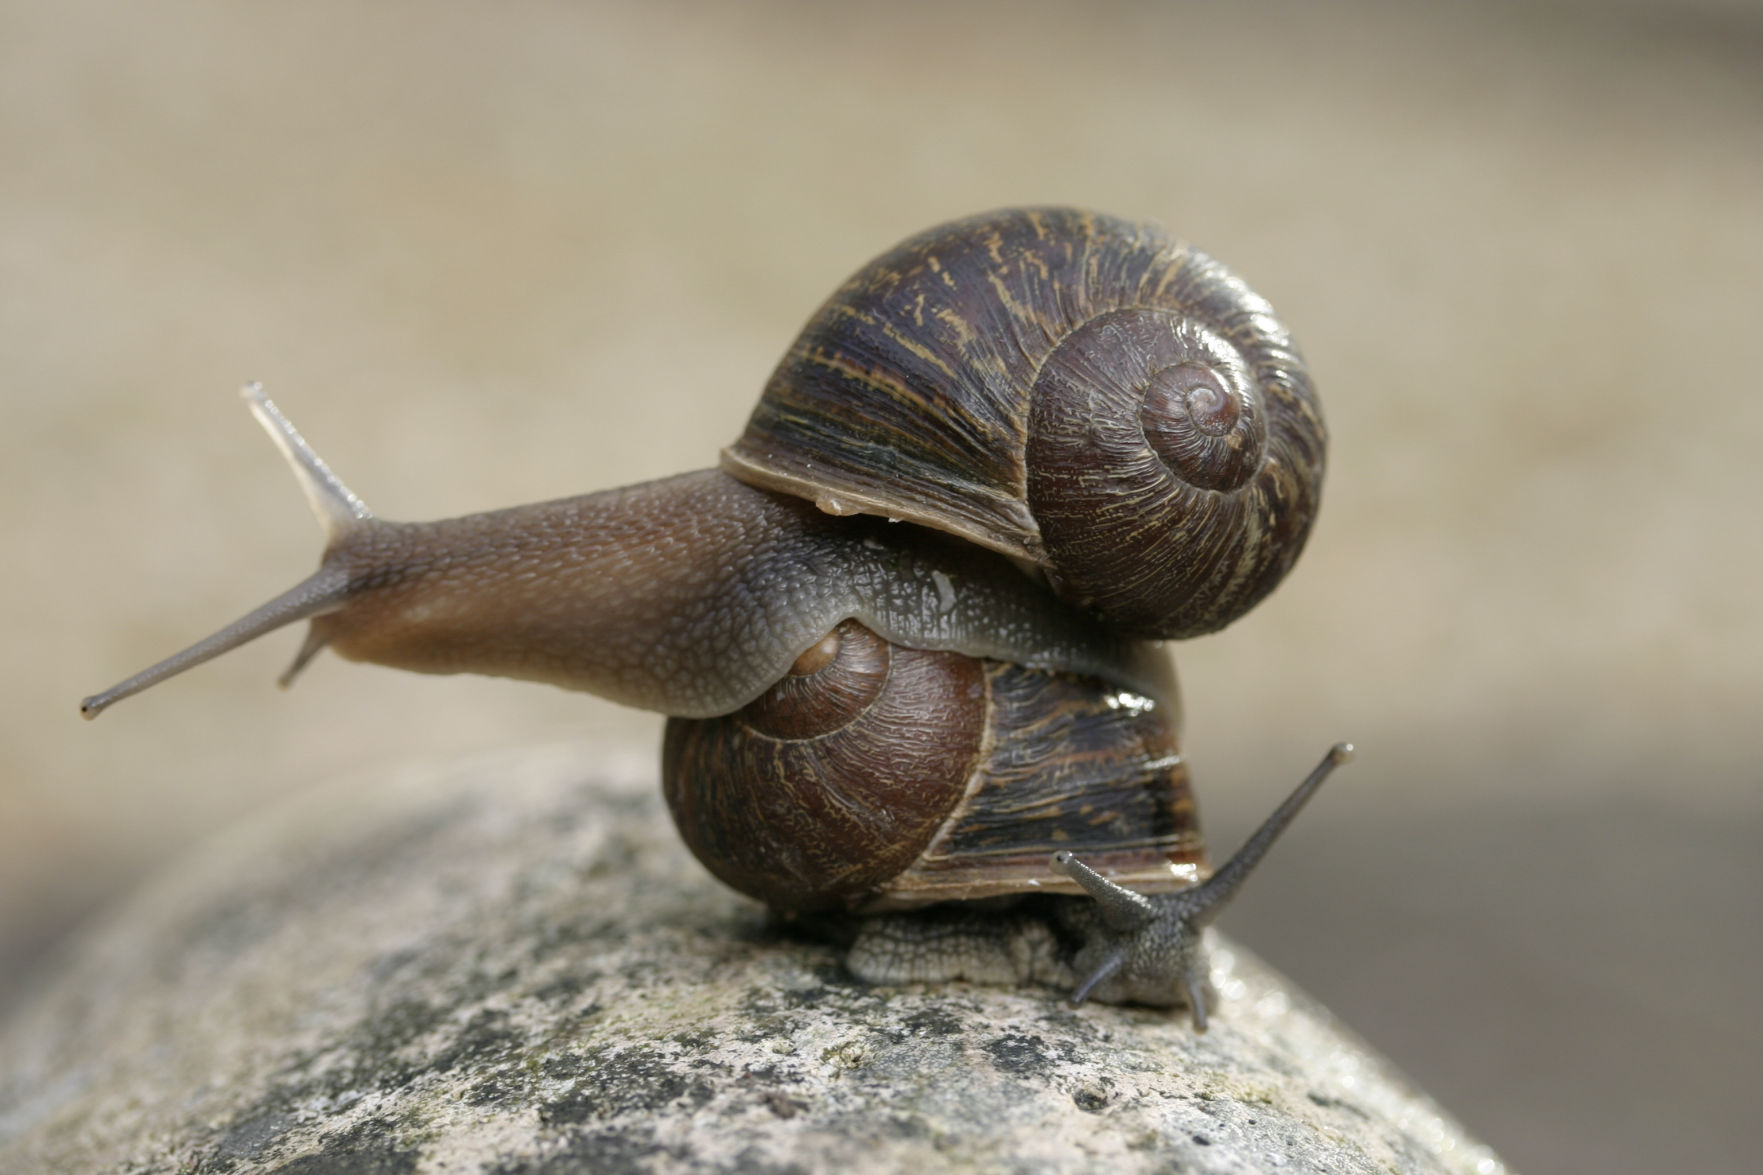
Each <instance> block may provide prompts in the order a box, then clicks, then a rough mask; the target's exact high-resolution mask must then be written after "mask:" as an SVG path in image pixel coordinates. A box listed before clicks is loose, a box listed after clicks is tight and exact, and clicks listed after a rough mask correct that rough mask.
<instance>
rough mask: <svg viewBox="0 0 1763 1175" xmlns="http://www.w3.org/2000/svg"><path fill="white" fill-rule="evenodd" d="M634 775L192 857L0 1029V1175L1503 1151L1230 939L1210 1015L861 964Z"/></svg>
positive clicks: (1101, 1164) (426, 797)
mask: <svg viewBox="0 0 1763 1175" xmlns="http://www.w3.org/2000/svg"><path fill="white" fill-rule="evenodd" d="M650 760H651V756H648V755H644V756H642V757H640V758H639V757H636V756H630V755H626V756H617V755H611V756H609V755H605V754H599V755H595V754H591V753H587V752H584V751H582V750H580V749H574V750H570V749H554V750H545V751H536V752H526V753H521V754H510V755H505V756H498V757H491V758H482V759H477V760H473V761H470V762H466V763H460V764H454V765H451V766H447V767H443V768H439V769H426V770H418V769H411V770H406V771H403V772H400V773H397V774H394V775H392V776H390V777H384V778H368V779H360V780H351V781H346V782H344V783H341V784H338V785H334V786H330V787H327V788H324V789H320V790H318V791H315V792H312V793H309V794H307V795H306V796H304V797H302V798H301V799H300V800H299V801H298V802H296V803H294V804H292V805H290V806H288V807H286V808H284V809H282V810H281V811H279V812H277V813H275V814H274V815H273V818H270V819H265V820H260V821H258V822H257V823H255V824H252V825H250V826H247V827H244V828H241V829H237V830H235V831H234V832H233V833H231V834H229V835H228V836H226V837H224V838H222V839H221V840H220V841H219V842H218V843H216V844H214V845H212V846H210V848H209V849H208V850H206V851H205V852H203V853H201V854H198V855H196V856H195V857H193V858H191V859H189V860H186V861H185V862H184V863H183V864H182V865H181V866H180V867H179V868H178V869H176V870H175V871H174V872H172V873H171V874H170V875H169V876H166V877H165V878H163V879H162V880H161V881H160V882H159V883H157V884H156V885H154V886H153V887H151V888H150V889H148V890H147V891H145V892H143V893H142V894H140V895H139V896H138V897H137V898H136V899H135V900H133V901H132V902H130V903H129V904H127V905H126V906H124V907H123V908H121V909H119V910H117V911H116V912H115V913H114V914H113V915H112V916H111V917H110V918H109V919H108V920H107V921H105V922H104V923H103V924H101V925H98V926H96V927H94V928H93V929H92V930H91V931H90V932H89V933H88V934H87V935H86V936H85V937H84V938H83V939H82V940H81V941H80V942H79V943H78V944H77V945H76V947H75V948H74V949H73V950H72V951H71V952H70V954H69V955H68V957H67V958H66V959H65V960H64V961H63V962H62V963H61V964H60V965H59V967H58V968H56V969H55V970H54V971H52V972H51V973H49V974H47V975H45V976H44V977H43V982H42V983H41V985H40V987H39V989H38V991H37V992H36V994H35V995H34V996H33V997H32V998H30V999H28V1000H26V1001H25V1002H24V1003H23V1004H21V1005H20V1006H19V1007H18V1008H17V1009H16V1011H15V1012H14V1014H13V1015H12V1016H11V1017H10V1019H9V1020H8V1021H7V1022H5V1023H4V1024H0V1170H4V1171H7V1172H35V1171H45V1172H46V1171H54V1172H82V1171H106V1172H110V1171H118V1172H235V1173H240V1175H243V1173H245V1172H280V1173H283V1175H295V1173H318V1172H342V1173H357V1175H368V1173H381V1172H385V1173H391V1172H441V1171H446V1172H473V1171H481V1172H496V1173H499V1175H516V1173H520V1175H525V1173H538V1172H567V1171H584V1172H586V1171H593V1172H619V1171H648V1170H683V1171H764V1172H784V1171H802V1172H807V1171H824V1170H840V1171H899V1170H915V1171H925V1172H928V1171H946V1170H987V1171H994V1170H998V1171H1023V1172H1030V1171H1033V1172H1040V1171H1048V1172H1052V1171H1065V1170H1074V1171H1075V1170H1108V1171H1120V1172H1133V1171H1195V1172H1243V1171H1266V1170H1270V1169H1274V1168H1286V1169H1291V1170H1306V1171H1311V1170H1328V1171H1333V1172H1389V1171H1400V1172H1480V1173H1483V1175H1486V1173H1490V1172H1498V1171H1501V1170H1503V1168H1502V1167H1501V1165H1500V1163H1499V1161H1498V1160H1497V1159H1496V1158H1495V1157H1494V1156H1493V1155H1492V1153H1491V1152H1489V1151H1488V1150H1487V1149H1486V1148H1484V1147H1481V1146H1478V1145H1476V1144H1474V1143H1473V1142H1471V1141H1470V1140H1469V1139H1468V1138H1467V1137H1466V1136H1465V1135H1464V1134H1463V1132H1462V1131H1461V1130H1460V1129H1459V1128H1458V1127H1457V1126H1456V1124H1454V1123H1453V1122H1452V1121H1451V1120H1450V1118H1448V1117H1447V1116H1446V1115H1445V1114H1444V1113H1442V1112H1441V1111H1440V1110H1439V1108H1438V1107H1437V1106H1436V1105H1434V1104H1433V1103H1432V1102H1431V1101H1429V1100H1427V1099H1426V1098H1425V1097H1424V1096H1422V1095H1420V1094H1418V1093H1416V1092H1415V1091H1414V1090H1412V1089H1411V1088H1409V1087H1408V1086H1407V1085H1406V1084H1405V1083H1404V1082H1403V1081H1402V1079H1401V1078H1400V1077H1398V1076H1397V1075H1395V1074H1394V1073H1393V1072H1392V1071H1391V1070H1390V1068H1389V1067H1388V1065H1387V1064H1386V1063H1385V1062H1383V1061H1381V1060H1379V1059H1378V1058H1377V1057H1375V1056H1373V1055H1372V1054H1371V1053H1370V1052H1368V1051H1367V1050H1366V1049H1365V1047H1364V1046H1363V1045H1362V1044H1360V1043H1359V1042H1357V1041H1355V1040H1354V1039H1352V1037H1351V1036H1350V1035H1348V1034H1347V1033H1346V1032H1344V1031H1343V1030H1342V1029H1341V1028H1340V1027H1339V1026H1337V1025H1335V1024H1334V1023H1333V1022H1332V1021H1331V1019H1330V1017H1329V1016H1328V1014H1327V1013H1326V1012H1325V1011H1324V1010H1322V1009H1321V1008H1319V1007H1317V1006H1316V1005H1315V1004H1314V1003H1312V1002H1311V1001H1310V1000H1308V999H1307V998H1306V997H1304V996H1302V995H1301V994H1299V993H1297V992H1296V991H1294V990H1293V989H1292V988H1291V987H1290V986H1289V985H1287V984H1286V983H1285V982H1284V981H1282V980H1281V979H1279V978H1278V977H1276V976H1275V975H1273V974H1272V973H1270V972H1269V971H1268V970H1267V969H1266V968H1265V967H1264V966H1262V965H1261V964H1259V963H1257V962H1256V961H1254V960H1253V959H1251V958H1250V957H1249V956H1248V955H1247V954H1245V953H1244V952H1243V951H1241V950H1240V949H1238V948H1236V947H1234V946H1232V945H1231V944H1229V943H1228V942H1226V941H1225V940H1223V939H1219V938H1216V937H1215V938H1214V940H1213V948H1212V950H1213V955H1212V958H1213V966H1214V979H1215V982H1216V984H1217V986H1218V988H1219V994H1220V1000H1219V1003H1218V1007H1217V1009H1216V1015H1215V1020H1214V1023H1213V1027H1212V1030H1211V1031H1210V1032H1209V1033H1207V1034H1206V1035H1204V1036H1196V1035H1195V1034H1194V1033H1193V1031H1192V1030H1191V1029H1190V1028H1189V1026H1188V1022H1187V1020H1186V1018H1185V1017H1184V1016H1182V1015H1181V1014H1180V1013H1176V1014H1173V1015H1172V1014H1169V1013H1166V1012H1158V1011H1151V1010H1146V1009H1135V1008H1114V1007H1101V1006H1087V1007H1084V1008H1082V1009H1079V1010H1076V1011H1073V1010H1071V1009H1069V1008H1067V1007H1065V1006H1064V1005H1063V1003H1061V1002H1060V1001H1059V1000H1058V999H1057V997H1056V996H1055V995H1053V994H1052V993H1050V992H1047V991H1044V990H1022V991H1011V990H1000V989H986V988H980V987H970V986H965V985H960V984H954V985H948V986H939V987H915V988H904V989H882V988H871V987H865V986H862V985H860V984H857V983H856V982H854V981H853V980H851V979H850V978H849V977H848V976H847V975H846V974H845V973H844V971H843V969H842V968H841V967H840V965H839V962H838V958H837V955H836V953H835V952H834V951H833V950H832V949H831V948H829V947H825V946H822V945H818V944H815V943H811V942H800V941H796V940H794V939H792V938H789V937H786V936H783V935H781V934H780V933H779V932H777V931H776V930H774V929H773V928H771V927H770V926H769V924H768V922H767V919H766V917H765V915H764V913H763V912H762V911H761V910H760V909H759V908H758V907H757V906H755V905H753V904H752V903H750V902H748V901H746V900H745V899H743V898H740V897H738V896H737V895H735V894H732V893H730V892H728V891H726V890H724V889H722V888H721V887H720V886H719V885H718V884H717V883H716V882H714V881H713V880H711V879H710V878H709V877H708V876H707V875H706V874H705V873H704V872H703V870H702V869H700V868H699V867H698V866H697V864H696V863H695V862H694V861H692V860H691V859H690V857H689V856H688V855H687V854H686V852H685V851H684V850H683V849H682V848H681V847H680V845H679V841H678V839H677V837H676V836H675V835H674V832H673V829H672V828H671V826H670V825H669V824H668V822H667V817H666V814H665V812H664V811H663V809H662V806H661V803H660V800H659V794H658V790H659V789H658V788H657V787H656V786H655V783H654V778H653V766H652V762H651V761H650Z"/></svg>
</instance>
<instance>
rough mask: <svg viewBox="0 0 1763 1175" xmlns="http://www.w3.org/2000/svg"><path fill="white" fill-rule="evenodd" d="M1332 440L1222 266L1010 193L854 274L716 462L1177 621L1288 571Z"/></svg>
mask: <svg viewBox="0 0 1763 1175" xmlns="http://www.w3.org/2000/svg"><path fill="white" fill-rule="evenodd" d="M1325 445H1326V430H1325V428H1324V425H1323V421H1322V415H1321V410H1320V407H1319V405H1318V402H1317V399H1316V395H1315V392H1314V390H1313V389H1312V387H1311V383H1310V378H1309V375H1308V374H1307V372H1306V371H1305V368H1304V364H1303V361H1302V359H1301V358H1300V357H1299V355H1298V352H1297V349H1296V347H1295V345H1294V344H1293V343H1292V340H1291V338H1290V336H1289V335H1288V334H1287V332H1286V330H1285V328H1284V327H1282V326H1281V325H1280V323H1279V322H1278V320H1277V319H1275V318H1274V316H1273V312H1272V308H1271V307H1270V306H1269V305H1268V304H1267V302H1266V301H1264V300H1263V299H1262V298H1260V297H1259V296H1257V295H1256V294H1254V293H1253V292H1252V291H1250V290H1249V288H1248V287H1247V286H1245V285H1244V284H1243V283H1242V282H1241V281H1240V280H1239V279H1237V278H1236V277H1235V276H1233V275H1232V274H1231V273H1230V272H1229V271H1227V270H1226V269H1225V268H1224V267H1223V266H1222V265H1220V264H1218V262H1216V261H1214V260H1212V259H1211V258H1210V257H1207V256H1206V255H1205V254H1203V253H1200V252H1197V251H1195V250H1193V249H1191V248H1189V247H1187V246H1185V245H1182V244H1179V243H1177V242H1176V241H1174V240H1172V239H1171V238H1169V237H1168V236H1166V235H1164V234H1163V233H1162V232H1160V231H1159V230H1157V229H1155V228H1152V227H1148V226H1145V225H1140V224H1134V223H1131V222H1129V221H1124V220H1119V219H1116V218H1114V217H1109V216H1102V215H1097V214H1093V213H1086V212H1079V211H1076V210H1073V209H1064V208H1042V209H1013V210H1007V211H1002V212H996V213H991V214H987V215H982V216H977V217H973V218H970V219H966V220H960V221H955V222H953V223H950V224H946V225H943V226H941V227H938V228H934V229H931V230H929V231H928V232H925V233H921V234H919V235H918V236H915V237H912V238H910V239H908V240H906V241H905V242H903V243H902V244H900V245H899V246H897V247H895V248H894V249H892V250H890V251H889V252H887V253H885V254H883V255H882V256H881V257H879V258H877V259H876V260H874V261H872V262H871V263H870V264H868V265H866V266H865V267H863V269H861V270H860V271H858V272H857V274H856V275H854V276H853V277H852V278H851V279H850V280H849V281H847V282H846V283H845V284H844V285H843V286H842V287H841V288H840V289H839V290H838V292H837V293H835V294H834V295H833V297H832V298H831V299H830V300H829V301H828V302H827V303H826V304H825V305H824V306H822V307H821V308H820V310H819V311H818V312H817V313H816V314H815V315H814V317H813V318H812V319H811V320H810V321H809V323H808V325H807V327H806V328H804V330H803V331H802V333H801V335H800V336H799V337H798V338H797V339H796V342H795V344H794V345H793V346H792V347H791V348H790V350H789V352H788V354H787V355H786V356H785V357H784V359H783V361H782V363H780V364H779V366H778V368H777V370H776V372H775V373H774V374H773V375H772V377H771V380H770V382H769V383H768V384H767V386H766V388H765V391H764V394H763V395H762V397H761V398H760V401H759V404H758V406H757V407H756V408H755V409H754V411H753V415H752V417H751V419H750V420H749V422H748V424H747V428H746V431H745V432H744V433H743V435H742V436H741V438H740V439H739V440H738V441H736V442H735V444H733V445H732V446H730V447H729V448H728V449H727V450H726V451H725V452H724V453H723V468H724V469H726V470H727V471H728V472H730V473H731V474H733V475H734V476H736V477H738V478H741V479H742V480H744V481H747V482H749V483H751V484H753V485H757V486H760V487H763V488H767V489H773V490H780V491H783V492H786V493H790V494H794V495H796V496H799V497H804V498H808V499H810V500H813V501H815V502H816V503H817V504H819V505H820V507H821V508H822V509H823V510H826V511H827V512H829V513H834V514H848V513H871V514H880V515H885V516H887V517H891V518H899V519H906V520H909V521H912V522H917V523H920V524H922V525H925V526H930V527H935V528H937V529H941V530H945V531H949V532H952V533H954V534H957V535H960V536H961V537H963V538H965V539H968V540H969V541H972V542H975V543H979V544H981V545H982V546H986V547H990V548H992V549H993V550H996V551H1000V552H1003V553H1004V554H1006V555H1009V556H1012V557H1015V558H1017V559H1019V560H1024V561H1027V562H1029V563H1032V564H1034V565H1035V566H1037V567H1039V568H1040V569H1041V570H1042V572H1043V573H1044V574H1045V575H1046V577H1047V578H1048V580H1049V581H1050V582H1051V583H1052V584H1053V586H1054V588H1055V589H1056V590H1057V591H1058V592H1059V594H1060V595H1061V596H1062V597H1064V598H1065V599H1066V600H1067V601H1069V602H1071V603H1074V604H1077V605H1079V606H1080V607H1084V608H1087V609H1089V610H1092V611H1093V612H1095V613H1097V614H1099V615H1100V616H1101V617H1102V618H1104V619H1105V620H1106V621H1107V622H1109V623H1111V624H1113V625H1114V626H1116V627H1117V628H1118V629H1120V630H1121V631H1123V632H1126V633H1129V634H1132V635H1135V636H1142V637H1186V636H1195V635H1198V634H1201V633H1206V632H1212V631H1214V630H1216V629H1219V628H1222V627H1223V626H1224V625H1226V624H1228V623H1229V622H1230V621H1231V620H1233V619H1235V618H1236V617H1237V616H1240V615H1242V614H1243V613H1244V612H1246V611H1247V610H1248V609H1249V608H1251V607H1253V606H1254V605H1255V604H1256V603H1257V602H1258V601H1260V600H1261V599H1262V598H1263V597H1264V596H1266V595H1267V593H1268V592H1270V591H1272V590H1273V588H1274V587H1275V586H1276V585H1277V584H1278V583H1279V581H1280V579H1281V578H1282V577H1283V576H1284V575H1285V573H1286V571H1287V570H1289V569H1290V567H1291V565H1292V563H1293V562H1294V561H1295V560H1296V559H1297V557H1298V554H1299V552H1300V551H1301V550H1302V548H1303V545H1304V540H1305V538H1306V537H1307V536H1308V534H1309V530H1310V525H1311V522H1312V520H1313V518H1314V517H1315V513H1316V509H1317V505H1318V500H1319V496H1320V492H1321V484H1322V476H1323V460H1324V448H1325Z"/></svg>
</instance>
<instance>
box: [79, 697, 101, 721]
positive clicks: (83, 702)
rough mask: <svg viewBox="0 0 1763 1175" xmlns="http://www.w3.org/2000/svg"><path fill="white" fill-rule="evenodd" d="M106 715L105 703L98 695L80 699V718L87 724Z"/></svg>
mask: <svg viewBox="0 0 1763 1175" xmlns="http://www.w3.org/2000/svg"><path fill="white" fill-rule="evenodd" d="M102 713H104V701H103V699H101V698H100V697H99V696H98V695H97V694H93V695H92V696H91V697H89V698H81V699H80V717H81V718H84V719H85V720H86V721H87V722H90V721H91V720H92V719H94V718H96V717H98V715H100V714H102Z"/></svg>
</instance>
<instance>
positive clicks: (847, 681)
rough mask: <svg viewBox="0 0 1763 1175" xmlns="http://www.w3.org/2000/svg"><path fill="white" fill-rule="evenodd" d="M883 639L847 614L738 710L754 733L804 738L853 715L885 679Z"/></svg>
mask: <svg viewBox="0 0 1763 1175" xmlns="http://www.w3.org/2000/svg"><path fill="white" fill-rule="evenodd" d="M889 662H890V655H889V652H888V644H887V642H886V641H884V640H882V639H881V638H880V637H879V636H877V635H875V633H873V632H871V631H869V629H867V628H865V627H864V626H863V625H861V624H859V623H857V621H855V620H847V621H844V622H843V623H842V624H840V625H839V626H838V627H837V628H835V629H833V630H832V631H831V632H829V633H827V634H826V635H825V636H824V637H821V638H820V640H818V641H816V642H815V643H814V644H813V645H811V646H809V648H808V649H807V651H805V652H804V653H803V654H802V655H801V656H799V657H797V658H796V660H795V663H794V664H792V665H791V666H790V671H789V673H788V674H786V675H785V676H784V677H783V678H782V680H780V681H778V682H777V684H775V685H773V686H772V687H771V688H770V689H768V690H766V691H765V692H764V693H763V694H761V695H759V697H758V698H757V699H756V700H754V701H753V702H751V703H749V704H748V705H747V707H746V708H745V709H743V710H741V711H740V712H739V714H738V717H739V718H740V720H741V721H742V722H743V723H745V724H746V725H747V726H749V727H751V728H752V729H754V730H756V731H758V732H759V733H760V734H765V735H770V736H771V737H773V738H783V739H806V738H818V737H819V736H821V735H823V734H830V733H831V732H833V731H835V730H838V729H840V728H841V727H844V726H847V725H849V724H850V723H851V722H853V721H855V720H856V719H857V717H858V716H859V715H861V714H862V713H863V712H864V711H865V710H867V709H868V708H869V707H870V705H871V704H872V703H873V702H874V701H875V700H876V698H878V697H879V696H881V692H882V689H883V687H884V686H886V685H887V682H888V669H889Z"/></svg>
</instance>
